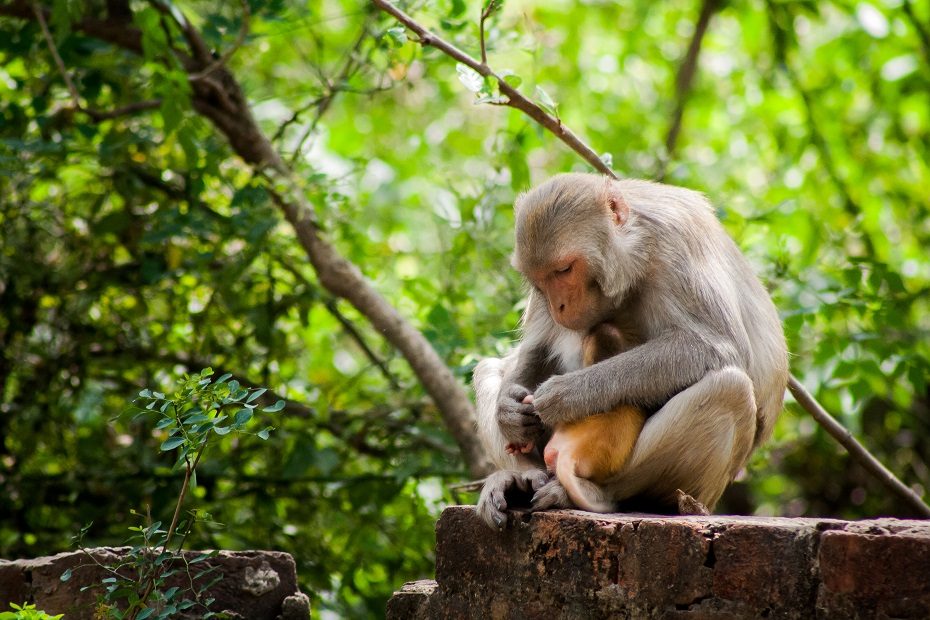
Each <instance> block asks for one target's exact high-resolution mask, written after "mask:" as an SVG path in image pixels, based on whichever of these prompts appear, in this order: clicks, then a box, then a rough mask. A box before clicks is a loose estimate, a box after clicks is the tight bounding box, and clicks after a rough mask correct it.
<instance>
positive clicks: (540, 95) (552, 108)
mask: <svg viewBox="0 0 930 620" xmlns="http://www.w3.org/2000/svg"><path fill="white" fill-rule="evenodd" d="M536 100H537V101H538V102H539V105H540V106H542V108H543V109H544V110H545V111H546V112H548V113H549V114H551V115H552V116H555V117H558V116H559V112H558V110H559V106H558V104H557V103H556V102H555V101H553V99H552V97H550V96H549V93H547V92H546V91H545V90H544V89H543V87H542V86H536Z"/></svg>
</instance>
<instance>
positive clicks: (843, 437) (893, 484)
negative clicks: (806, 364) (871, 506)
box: [788, 377, 930, 517]
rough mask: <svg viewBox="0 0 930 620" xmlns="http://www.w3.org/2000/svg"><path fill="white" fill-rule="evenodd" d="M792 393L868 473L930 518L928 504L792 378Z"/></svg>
mask: <svg viewBox="0 0 930 620" xmlns="http://www.w3.org/2000/svg"><path fill="white" fill-rule="evenodd" d="M788 390H790V391H791V395H792V396H794V399H795V400H796V401H797V402H798V404H799V405H801V407H803V408H804V409H805V410H806V411H807V412H808V413H810V414H811V416H812V417H813V418H814V419H815V420H817V423H818V424H820V425H821V426H822V427H823V428H824V429H825V430H826V431H827V432H828V433H830V436H831V437H833V438H834V439H835V440H836V441H838V442H839V443H840V445H842V446H843V447H844V448H846V451H847V452H849V454H850V455H851V456H852V457H853V458H854V459H856V460H857V461H858V462H859V463H860V464H861V465H862V466H863V467H865V469H866V470H867V471H868V472H869V473H871V474H872V475H873V476H875V477H876V478H878V480H879V481H880V482H881V483H882V484H883V485H885V486H886V487H887V488H888V489H889V490H891V491H892V492H893V493H894V494H895V495H897V496H898V497H900V498H902V499H903V500H904V501H905V502H907V504H908V505H909V506H910V507H911V508H913V509H914V510H915V511H916V512H917V514H920V515H923V516H924V517H930V506H928V505H927V504H925V503H924V501H923V500H922V499H921V497H920V496H919V495H917V493H915V492H914V491H913V490H912V489H911V488H910V487H908V486H907V485H906V484H904V483H903V482H901V481H900V480H898V478H897V476H895V475H894V474H893V473H892V472H891V471H890V470H889V469H888V468H887V467H885V466H884V465H882V464H881V462H880V461H879V460H878V459H876V458H875V457H874V456H872V454H871V453H870V452H869V451H868V450H866V448H865V446H863V445H862V444H861V443H859V442H858V441H857V440H856V438H855V437H853V435H852V433H850V432H849V431H848V430H847V429H846V428H844V427H843V425H842V424H840V423H839V422H837V420H836V418H834V417H833V416H831V415H830V414H829V413H827V410H826V409H824V408H823V406H821V404H820V403H818V402H817V401H816V400H815V399H814V397H813V396H811V394H810V392H808V391H807V390H806V389H805V388H804V386H803V385H801V382H800V381H798V380H797V379H795V378H794V377H791V378H790V379H788Z"/></svg>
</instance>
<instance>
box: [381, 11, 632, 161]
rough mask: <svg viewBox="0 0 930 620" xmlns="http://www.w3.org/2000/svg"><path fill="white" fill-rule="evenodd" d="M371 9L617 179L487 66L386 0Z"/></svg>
mask: <svg viewBox="0 0 930 620" xmlns="http://www.w3.org/2000/svg"><path fill="white" fill-rule="evenodd" d="M372 2H373V3H374V5H375V6H377V7H378V8H379V9H381V10H382V11H384V12H385V13H387V14H388V15H391V16H393V17H394V18H395V19H397V21H399V22H400V23H402V24H403V25H404V26H406V27H407V28H408V29H409V30H410V31H412V32H413V33H414V34H416V35H417V37H418V39H417V40H418V42H419V43H420V45H423V46H426V45H430V46H432V47H435V48H436V49H438V50H439V51H441V52H442V53H443V54H445V55H446V56H449V57H450V58H453V59H455V60H457V61H459V62H460V63H462V64H463V65H465V66H467V67H470V68H472V69H474V70H475V71H477V72H478V73H480V74H481V75H483V76H484V77H489V78H492V79H494V80H495V81H496V82H497V86H498V88H499V89H500V92H501V94H503V95H505V96H506V97H507V103H506V104H505V105H508V106H510V107H511V108H516V109H517V110H520V111H521V112H523V113H524V114H526V115H527V116H529V117H530V118H532V119H533V120H534V121H536V122H537V123H539V124H540V125H541V126H542V127H544V128H546V129H548V130H549V131H550V132H552V134H553V135H555V137H557V138H558V139H559V140H561V141H562V142H564V143H565V144H566V145H567V146H568V147H569V148H570V149H572V150H573V151H575V152H576V153H578V154H579V155H581V157H582V158H583V159H584V160H585V161H586V162H588V163H589V164H590V165H591V167H593V168H594V169H595V170H597V171H599V172H602V173H604V174H606V175H608V176H610V177H613V178H617V175H616V174H614V172H613V170H611V169H610V167H609V166H608V165H607V164H605V163H604V162H603V161H602V160H601V158H600V157H598V155H597V153H595V152H594V151H593V150H592V149H591V147H589V146H588V145H587V144H585V143H584V141H582V140H581V139H580V138H579V137H578V136H577V135H575V134H574V133H573V132H572V131H571V130H570V129H569V128H568V127H565V126H564V125H563V124H562V121H560V120H559V119H558V118H556V117H554V116H552V115H551V114H549V113H548V112H546V111H545V110H543V109H542V108H541V107H539V106H538V105H536V104H535V103H533V102H532V101H530V100H529V99H527V98H526V97H524V96H523V95H522V94H520V92H519V91H518V90H517V89H515V88H514V87H512V86H511V85H510V84H508V83H507V82H506V81H504V79H503V78H501V77H500V76H499V75H497V74H496V73H494V71H492V70H491V68H490V67H488V65H487V64H485V63H484V62H480V61H478V60H476V59H474V58H472V57H471V56H469V55H468V54H466V53H465V52H463V51H462V50H460V49H459V48H457V47H455V45H453V44H452V43H449V42H448V41H446V40H445V39H443V38H441V37H439V36H437V35H435V34H433V33H432V32H430V31H429V30H427V29H426V28H424V27H423V26H421V25H420V24H418V23H417V22H416V21H415V20H414V19H413V18H412V17H410V16H409V15H407V14H406V13H404V12H403V11H401V10H400V9H399V8H397V7H396V6H394V5H393V4H391V3H390V2H388V0H372Z"/></svg>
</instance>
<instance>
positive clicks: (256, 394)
mask: <svg viewBox="0 0 930 620" xmlns="http://www.w3.org/2000/svg"><path fill="white" fill-rule="evenodd" d="M267 391H268V389H267V388H259V389H257V390H255V391H254V392H252V393H251V394H250V395H249V397H248V398H246V399H245V402H247V403H250V402H252V401H253V400H255V399H256V398H258V397H259V396H261V395H262V394H264V393H265V392H267Z"/></svg>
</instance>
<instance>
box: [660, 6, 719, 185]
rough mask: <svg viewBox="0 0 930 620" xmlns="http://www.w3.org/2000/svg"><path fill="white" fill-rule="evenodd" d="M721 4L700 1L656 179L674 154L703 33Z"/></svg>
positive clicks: (676, 84) (677, 78)
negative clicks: (699, 8) (699, 9)
mask: <svg viewBox="0 0 930 620" xmlns="http://www.w3.org/2000/svg"><path fill="white" fill-rule="evenodd" d="M721 6H722V3H721V0H704V1H703V2H702V3H701V11H700V13H699V15H698V19H697V23H696V24H695V26H694V35H693V36H692V37H691V43H689V44H688V51H687V52H686V53H685V57H684V60H682V62H681V67H680V68H679V69H678V76H677V77H676V78H675V110H674V112H673V113H672V122H671V123H670V124H669V128H668V133H667V134H666V136H665V154H664V155H663V156H662V158H661V159H660V160H659V169H658V171H657V172H656V180H658V181H661V180H663V179H664V178H665V172H666V170H667V168H668V164H669V162H670V161H671V160H672V158H673V157H674V155H675V148H676V146H678V135H679V133H680V132H681V122H682V119H683V117H684V114H685V104H686V103H687V100H688V96H689V95H690V94H691V87H692V85H693V83H694V77H695V75H697V64H698V55H699V54H700V53H701V44H702V43H703V42H704V35H705V34H707V27H708V26H709V25H710V19H711V17H713V15H714V13H716V12H717V11H718V10H719V9H720V7H721Z"/></svg>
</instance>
